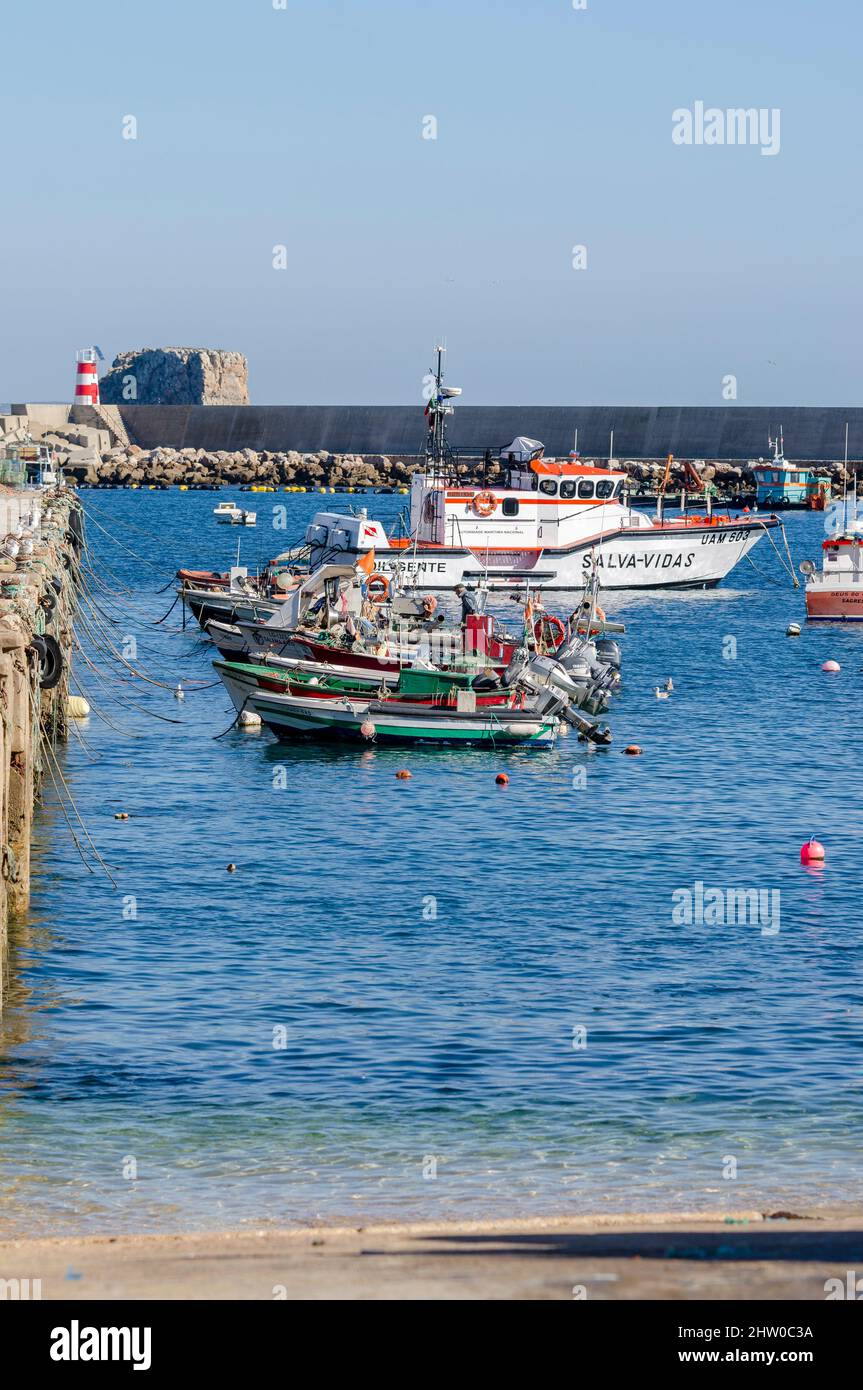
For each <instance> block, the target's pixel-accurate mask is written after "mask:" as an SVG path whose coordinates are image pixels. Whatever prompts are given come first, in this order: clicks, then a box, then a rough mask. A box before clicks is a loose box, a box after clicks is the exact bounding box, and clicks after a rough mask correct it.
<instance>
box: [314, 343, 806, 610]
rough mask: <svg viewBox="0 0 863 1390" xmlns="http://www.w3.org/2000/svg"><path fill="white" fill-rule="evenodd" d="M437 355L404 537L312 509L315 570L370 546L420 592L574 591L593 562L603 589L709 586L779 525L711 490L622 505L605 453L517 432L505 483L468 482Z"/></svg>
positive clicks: (392, 572)
mask: <svg viewBox="0 0 863 1390" xmlns="http://www.w3.org/2000/svg"><path fill="white" fill-rule="evenodd" d="M441 352H442V349H438V365H437V372H436V374H435V377H434V380H435V387H434V391H433V394H432V397H431V400H430V401H429V403H428V406H427V408H426V414H427V417H428V438H427V443H426V466H425V468H424V469H423V470H422V471H420V472H417V473H415V474H414V475H413V478H412V480H411V493H410V517H409V521H408V525H407V534H402V535H400V536H397V535H387V533H386V531H385V529H384V527H383V525H382V524H381V523H380V522H379V521H375V520H373V519H372V518H370V517H369V516H368V515H367V513H366V512H365V510H362V511H360V512H359V514H358V515H346V514H342V513H338V512H318V513H316V515H315V516H314V517H313V518H312V520H311V522H310V524H309V526H308V528H307V530H306V535H305V540H306V543H307V544H308V545H309V547H310V552H311V553H310V561H309V563H310V567H311V568H312V569H315V568H316V567H317V566H319V565H321V564H322V563H325V562H326V561H327V560H336V559H339V560H344V561H347V562H350V561H352V560H353V561H355V560H359V559H362V558H363V557H365V558H366V559H368V556H369V552H373V557H374V568H375V571H376V573H377V574H378V575H383V576H384V577H386V578H388V579H389V578H392V577H393V576H401V577H402V578H404V580H405V581H406V582H409V583H411V584H413V585H414V586H415V587H417V588H419V589H453V588H454V587H455V586H456V585H457V584H460V583H468V584H473V583H476V582H477V581H478V580H480V579H483V580H484V581H485V582H486V583H488V584H489V585H491V586H493V587H494V586H495V585H500V586H504V585H512V584H520V585H526V584H530V586H531V587H533V588H542V589H543V590H544V591H545V590H553V589H566V590H579V589H581V587H582V585H583V583H584V580H585V577H586V576H587V575H588V574H589V573H590V572H591V570H592V568H593V567H594V565H595V566H596V568H597V570H598V573H599V576H600V579H601V582H602V587H603V589H604V590H609V589H671V588H680V589H683V588H690V589H707V588H712V587H713V586H714V585H716V584H718V583H720V581H721V580H723V579H724V578H725V577H726V575H727V574H729V572H730V571H731V570H732V569H733V568H734V566H735V565H736V564H738V562H739V561H740V560H742V559H743V557H744V556H745V555H747V554H748V552H749V551H750V550H751V549H752V547H753V546H754V545H755V544H756V543H757V542H758V540H760V538H761V537H762V536H763V535H764V534H765V533H766V532H767V531H769V530H771V529H773V528H774V527H778V526H780V525H781V523H780V521H779V520H778V518H776V517H774V516H767V517H764V516H753V515H751V514H747V515H742V516H738V517H734V518H732V517H731V516H718V515H714V514H713V513H712V503H711V498H710V496H709V494H708V495H706V496H705V499H704V501H705V512H704V514H703V515H692V514H685V513H684V514H681V515H680V516H674V517H665V516H664V515H663V512H662V507H661V505H660V507H659V508H658V511H657V515H656V516H655V517H652V516H649V515H647V514H646V513H645V512H643V511H637V510H635V509H634V508H632V507H631V506H630V504H629V499H628V496H627V492H626V488H627V475H626V473H625V472H624V471H622V470H619V469H617V468H616V467H614V461H613V460H609V462H608V465H607V466H597V465H595V464H592V463H582V462H580V461H579V460H578V459H577V458H576V459H574V458H572V457H570V458H568V459H566V460H557V459H546V458H545V457H544V452H545V451H544V448H543V445H542V444H541V443H540V442H539V441H538V440H531V439H525V438H518V439H516V440H514V441H513V443H512V444H511V445H509V446H508V447H507V448H506V449H503V450H501V456H500V457H501V463H502V465H503V481H496V482H494V483H490V484H475V483H465V482H464V481H463V480H462V479H461V478H460V477H459V476H458V470H457V467H456V461H455V457H454V455H453V454H452V451H451V450H450V448H449V446H448V445H447V442H446V419H447V416H448V415H450V414H451V413H452V411H453V406H452V405H451V404H450V399H451V397H452V396H453V395H454V394H457V392H456V391H455V389H454V388H451V387H445V386H444V385H443V379H442V378H443V373H442V365H441V363H442V358H441Z"/></svg>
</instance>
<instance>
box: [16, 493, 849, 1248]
mask: <svg viewBox="0 0 863 1390" xmlns="http://www.w3.org/2000/svg"><path fill="white" fill-rule="evenodd" d="M82 498H83V500H84V502H85V505H86V506H87V507H88V509H90V511H91V515H92V517H93V519H94V522H95V520H98V521H99V522H100V523H101V524H102V525H103V526H105V527H107V528H108V529H109V530H110V531H111V532H113V533H114V534H115V535H116V536H118V537H120V538H121V539H122V541H123V543H124V544H125V545H126V546H128V547H130V548H131V549H132V550H134V551H135V552H136V553H137V555H138V556H140V557H141V558H140V559H136V558H135V557H134V556H132V555H131V554H129V553H128V552H127V551H125V550H123V549H121V548H120V547H118V546H117V545H115V544H114V543H113V542H112V541H111V540H110V539H108V537H107V536H106V535H104V533H103V532H101V531H100V530H99V529H98V528H97V527H96V525H95V524H91V525H90V528H89V537H90V543H91V547H92V549H93V552H94V555H95V556H96V557H98V560H99V561H100V563H101V564H102V565H104V566H108V567H109V570H110V574H107V575H106V576H105V578H106V582H107V583H108V584H109V585H110V586H111V588H112V589H113V590H114V591H115V592H114V593H113V594H109V593H106V592H104V591H102V592H101V593H100V596H99V603H100V605H101V607H102V608H103V610H104V611H105V613H106V614H108V615H109V616H110V617H113V618H115V619H116V620H117V623H116V626H111V627H110V631H111V633H112V640H113V641H114V642H115V644H117V645H120V639H121V638H122V639H124V640H125V639H126V638H127V637H129V636H132V637H134V638H135V640H136V643H137V649H138V660H139V663H140V664H141V665H142V666H143V667H144V668H146V669H147V670H148V671H150V672H154V673H156V674H157V675H158V676H159V677H160V678H161V679H163V680H165V681H166V682H167V684H168V685H170V686H174V685H175V684H176V682H177V681H178V680H182V681H183V683H184V685H185V684H186V683H188V684H189V685H190V686H192V685H193V684H194V682H203V683H207V682H209V681H210V680H211V679H212V671H211V667H210V664H209V663H210V660H211V658H212V651H211V649H210V647H209V645H208V644H207V643H206V641H205V640H203V638H202V637H201V635H200V634H199V632H198V629H197V627H196V626H189V627H187V628H186V630H185V631H183V630H182V628H181V625H180V616H179V609H175V610H174V612H173V613H172V614H171V615H170V617H168V618H167V619H166V621H165V622H164V623H163V624H162V625H161V626H155V627H154V626H153V625H152V624H153V623H154V622H155V620H156V619H159V618H161V617H162V615H163V614H164V613H165V611H166V609H167V608H168V606H169V603H170V600H171V597H172V595H171V593H170V591H168V592H166V593H161V594H159V593H158V592H157V590H159V589H161V588H162V586H163V585H164V584H165V583H166V582H167V581H168V579H169V578H170V575H171V573H172V572H173V570H175V569H176V568H177V566H178V565H179V564H189V565H194V566H198V565H200V566H209V565H211V564H225V563H229V562H230V560H231V558H232V553H233V552H234V548H235V547H236V544H237V535H236V532H235V531H233V530H228V528H223V527H217V526H216V525H215V524H214V522H213V520H212V516H211V513H212V508H213V506H214V505H215V498H214V497H213V495H212V494H209V493H178V492H170V493H159V492H153V493H150V492H144V493H141V492H137V493H135V492H97V493H83V494H82ZM401 500H402V499H395V498H385V497H384V498H373V499H369V502H370V504H372V505H374V509H375V511H376V513H377V514H378V515H382V516H384V517H385V518H389V517H392V516H394V515H395V513H396V511H397V509H398V504H399V503H400V502H401ZM256 502H257V507H258V513H259V525H258V528H257V529H256V531H254V532H244V533H243V535H242V537H241V544H242V547H243V559H244V562H245V563H248V564H249V565H250V566H252V567H253V566H254V565H255V564H256V563H258V562H259V561H262V560H265V559H266V558H267V557H268V556H269V555H270V554H272V553H275V552H276V551H277V550H278V549H281V548H284V544H285V541H286V539H290V538H291V537H293V536H294V535H297V534H300V533H301V531H302V530H303V529H304V526H305V521H306V519H307V517H308V516H309V514H310V513H311V512H312V511H314V510H316V509H317V506H318V505H319V499H316V498H313V497H295V496H281V497H279V498H275V497H273V498H268V497H266V496H264V495H260V496H258V497H257V498H256ZM277 503H278V504H280V505H281V504H285V505H287V506H288V508H289V511H290V516H291V529H290V533H289V535H288V536H287V537H286V534H285V533H281V532H278V531H276V532H274V531H273V530H272V529H271V528H270V526H269V525H268V524H267V523H268V519H269V514H270V508H271V506H272V505H276V504H277ZM328 505H329V504H328ZM821 525H822V523H821V518H819V517H817V516H802V515H791V516H789V518H788V529H789V535H790V540H791V546H792V553H793V556H794V561H795V564H796V563H798V562H799V561H800V560H801V559H803V558H804V557H805V556H813V557H814V556H815V555H816V553H817V547H818V544H819V541H820V539H821V537H822V531H821ZM755 560H756V563H757V565H758V568H759V571H762V573H757V572H756V571H755V570H754V569H753V568H752V567H750V566H749V565H746V564H744V565H743V566H741V567H739V568H738V570H736V571H735V572H734V574H733V575H732V584H733V586H734V587H729V588H728V589H725V590H723V591H719V592H716V593H713V594H669V595H666V596H662V595H643V596H634V595H626V594H618V595H608V596H607V601H606V602H605V606H606V608H607V609H608V610H610V615H611V616H614V617H619V618H622V619H623V620H624V621H625V622H626V623H627V628H628V631H627V636H626V637H625V638H624V639H623V645H624V683H625V684H624V693H623V696H622V698H621V699H620V700H619V701H618V702H617V704H616V708H615V710H614V713H613V721H612V723H613V729H614V734H615V744H614V746H613V748H612V749H611V750H608V751H606V750H591V749H589V748H587V747H585V746H584V745H583V744H580V743H578V742H577V740H575V739H574V738H566V739H561V740H560V742H559V745H558V747H557V748H556V749H555V750H553V751H549V752H539V753H532V754H527V753H519V752H518V751H514V752H509V753H503V752H502V753H500V754H497V755H492V754H489V753H486V752H482V751H480V750H475V751H472V752H469V751H446V750H431V749H426V750H420V751H416V752H414V751H410V750H408V751H405V750H397V749H387V748H369V749H365V750H359V749H338V748H336V749H328V748H325V747H314V746H301V747H296V748H292V747H290V746H288V745H279V744H277V743H276V742H275V741H274V740H273V739H272V737H271V736H270V735H269V734H267V733H266V732H263V733H262V732H246V733H239V732H232V733H229V734H228V735H227V736H226V737H224V738H221V739H219V740H215V739H214V737H213V735H214V734H217V733H220V732H221V731H222V730H224V729H226V728H227V727H228V726H229V724H230V722H231V707H230V704H229V701H228V699H227V696H226V695H225V694H224V692H223V691H222V689H221V687H220V686H218V687H214V688H209V689H191V688H190V689H189V690H188V693H187V696H186V699H185V701H184V702H182V703H180V702H177V701H175V700H174V699H173V698H172V696H171V693H170V691H169V690H164V689H161V688H159V687H156V686H142V685H140V684H139V683H135V684H130V683H128V682H121V681H120V680H119V679H118V675H117V670H116V667H110V666H109V664H108V663H107V662H102V664H101V672H102V681H101V682H100V681H99V680H97V679H96V677H95V675H94V674H93V672H91V671H90V670H88V668H86V667H85V666H83V665H81V666H80V667H79V668H78V670H79V676H80V679H81V683H82V685H83V686H84V687H85V688H86V690H87V693H88V696H89V698H90V699H91V702H92V703H93V705H94V707H95V709H96V710H99V711H101V712H102V713H104V714H105V715H106V716H107V717H108V718H109V719H110V720H111V721H112V722H113V724H115V725H122V726H123V727H124V728H125V729H127V730H131V731H132V732H134V734H135V735H137V736H136V737H125V736H123V735H122V734H121V733H120V732H119V731H118V730H117V729H115V728H112V727H110V726H109V725H107V724H106V723H104V722H101V720H100V719H99V718H98V717H97V715H96V714H95V713H94V714H93V715H91V717H90V719H89V720H88V721H87V722H86V723H85V724H84V725H83V726H81V727H80V735H81V738H80V740H79V738H77V737H72V738H71V739H70V742H69V744H68V747H67V748H66V749H65V751H64V752H62V753H61V760H62V763H63V767H64V774H65V776H66V778H67V781H68V783H69V785H70V787H71V788H72V790H73V794H74V796H75V799H76V802H77V805H78V807H79V808H80V811H81V814H82V816H83V818H84V820H85V821H86V823H87V825H88V827H89V829H90V831H91V833H92V834H93V836H94V838H95V840H96V841H97V843H98V845H99V847H100V849H101V851H102V853H103V855H104V856H105V858H106V859H107V860H108V862H109V863H110V864H111V865H112V866H113V872H114V876H115V878H116V881H117V888H116V889H115V888H113V887H112V886H111V885H110V884H109V883H108V882H107V880H106V879H105V878H104V876H102V875H99V874H95V875H94V874H90V873H88V872H87V870H86V869H85V868H84V866H83V865H82V863H81V860H80V858H79V857H78V855H77V852H76V850H75V848H74V845H73V844H72V842H71V839H70V837H69V834H68V831H67V829H66V826H65V822H64V820H63V817H62V814H61V811H60V808H59V807H58V804H57V800H56V797H55V796H54V795H53V792H52V791H51V790H50V788H49V789H46V794H45V803H44V805H43V807H42V808H41V811H40V813H39V817H38V824H37V828H36V844H35V851H34V853H35V861H36V863H35V869H36V871H35V878H34V893H33V903H32V913H31V915H30V917H29V919H28V920H27V921H26V922H24V923H19V924H18V925H17V926H14V927H13V928H12V930H11V934H10V948H9V955H8V960H7V962H6V978H5V1006H4V1012H3V1015H2V1020H0V1232H4V1233H10V1234H11V1233H14V1234H39V1233H42V1232H48V1231H53V1232H61V1233H66V1232H69V1233H71V1232H86V1231H101V1230H112V1231H113V1230H170V1229H184V1228H210V1227H225V1226H236V1225H241V1224H243V1223H245V1222H254V1223H255V1224H256V1225H263V1224H267V1223H286V1222H304V1221H308V1220H311V1219H314V1218H323V1219H327V1220H330V1219H332V1220H338V1219H341V1218H347V1219H348V1220H354V1221H356V1220H358V1219H359V1218H362V1220H363V1221H366V1220H369V1219H373V1218H375V1217H412V1218H414V1217H416V1218H419V1217H436V1216H446V1215H458V1216H469V1215H476V1216H481V1215H499V1216H512V1215H517V1214H531V1213H535V1212H568V1211H571V1212H590V1211H596V1210H600V1209H603V1210H605V1209H607V1210H630V1211H631V1210H646V1209H650V1208H662V1209H668V1208H671V1207H675V1206H678V1207H685V1208H687V1209H692V1208H695V1207H699V1206H702V1207H712V1208H716V1207H717V1206H721V1205H727V1206H728V1207H739V1206H743V1205H749V1204H752V1203H756V1204H757V1203H759V1202H762V1203H776V1204H777V1205H778V1204H783V1205H784V1204H786V1203H788V1204H790V1203H792V1202H793V1203H805V1202H810V1203H812V1202H816V1201H837V1200H838V1201H843V1200H859V1199H860V1198H861V1196H863V1181H861V1165H860V1158H859V1148H860V1144H859V1138H858V1136H859V1133H860V1130H861V1121H863V1070H861V1064H863V1030H861V1021H863V979H861V970H860V950H859V935H860V909H859V902H858V889H859V877H858V875H859V867H860V831H859V827H858V825H857V821H856V817H855V813H854V806H855V805H856V797H857V792H858V787H859V768H860V764H861V746H863V731H861V720H860V697H859V690H860V680H861V666H863V661H861V656H863V645H861V644H863V632H861V631H856V630H854V629H853V628H849V629H843V628H842V627H828V628H821V629H820V630H806V629H804V634H803V636H802V637H801V638H800V639H799V640H789V639H787V638H786V637H785V635H784V631H785V627H786V624H787V622H788V621H789V620H791V619H797V620H802V613H803V608H802V597H801V595H800V594H793V593H792V592H791V591H790V589H789V587H788V584H787V581H786V583H785V584H784V585H783V586H781V585H780V581H781V580H782V573H781V570H780V568H779V565H778V562H777V561H776V559H775V557H774V555H773V554H772V552H771V551H770V549H769V546H768V543H767V542H766V541H765V542H762V544H761V545H759V547H758V548H757V550H756V551H755ZM124 588H126V589H129V590H131V591H132V592H131V596H127V595H126V594H125V593H123V592H122V590H123V589H124ZM510 607H511V606H510ZM511 611H512V612H513V613H514V612H515V609H514V608H511ZM730 637H731V638H734V639H735V641H736V658H735V659H733V660H729V659H726V657H725V656H724V655H723V652H724V651H726V652H727V651H728V650H729V645H730V644H729V643H728V641H727V639H728V638H730ZM828 656H832V657H835V658H836V659H837V660H839V661H840V662H841V664H842V673H841V675H839V676H838V677H828V676H825V675H823V674H822V673H821V671H820V665H821V662H822V661H823V660H825V659H826V658H827V657H828ZM669 675H670V676H673V678H674V685H675V693H674V695H673V696H672V698H671V699H670V700H667V701H666V700H657V699H656V698H655V696H654V694H653V687H654V685H656V684H657V683H661V682H662V681H664V679H665V678H666V677H667V676H669ZM132 701H135V702H139V703H140V704H145V705H146V706H148V708H150V709H151V710H153V711H156V712H157V713H159V714H161V715H163V716H166V717H167V718H169V719H179V720H180V721H181V723H180V724H179V725H177V724H173V723H165V722H161V721H157V720H154V719H150V718H148V717H146V716H144V715H143V714H142V713H141V710H140V708H138V707H137V706H136V705H134V704H132V703H130V702H132ZM629 742H638V743H640V744H641V745H642V746H643V747H644V750H645V753H644V756H643V757H642V758H639V759H631V758H626V757H623V756H622V755H621V751H620V750H621V749H622V748H623V747H624V745H625V744H627V743H629ZM405 764H407V765H409V766H410V767H411V769H412V771H413V778H412V780H411V781H410V782H406V783H404V782H397V781H396V780H395V778H394V775H393V774H394V772H395V770H396V769H397V768H398V767H400V766H403V765H405ZM503 766H505V767H506V770H507V771H508V772H509V774H510V779H511V780H510V784H509V786H508V787H507V788H505V789H501V788H499V787H497V786H496V785H495V783H494V775H495V772H496V771H497V770H499V768H500V767H503ZM281 769H284V770H285V773H286V782H287V785H286V787H284V788H280V787H279V786H278V785H276V784H278V782H279V781H280V778H279V777H277V776H276V774H277V773H279V772H280V771H281ZM581 773H584V776H583V777H582V776H581V775H579V776H576V775H575V774H581ZM119 810H126V811H128V813H129V817H130V818H129V820H128V821H117V820H115V819H114V814H115V812H117V811H119ZM816 832H817V834H818V837H819V838H820V839H822V840H823V841H825V842H826V844H827V846H828V854H829V857H828V860H827V864H826V867H825V868H824V869H823V871H820V872H815V871H812V872H809V871H806V870H804V869H803V868H801V866H800V864H799V862H798V855H799V848H800V845H801V844H802V843H803V841H804V840H805V839H806V838H807V837H808V836H809V835H810V834H812V833H816ZM229 861H233V862H234V863H236V864H237V866H238V871H237V873H236V874H232V875H229V874H227V873H226V872H225V866H226V864H227V863H228V862H229ZM696 882H702V883H703V884H704V885H705V886H706V887H707V888H711V887H713V888H719V889H722V890H723V891H725V890H727V889H729V888H749V889H756V890H768V891H769V892H773V891H774V890H775V891H776V892H778V894H779V895H780V896H779V899H778V901H779V904H780V905H781V912H780V921H779V924H778V925H779V930H778V932H776V933H775V934H772V933H771V932H769V931H764V930H762V927H761V926H759V925H750V924H748V923H747V924H742V923H741V924H737V923H730V924H725V925H707V924H704V923H699V922H697V921H695V922H690V923H683V924H680V923H679V922H678V921H676V920H675V916H674V915H673V914H674V908H675V902H676V901H678V900H676V899H675V898H674V896H673V895H674V894H675V891H676V890H681V889H686V888H689V889H693V887H694V885H695V883H696ZM132 897H134V900H135V906H136V915H135V916H130V915H129V901H130V898H132ZM431 899H434V900H435V904H434V906H435V908H436V915H431V909H432V904H431V901H430V900H431ZM768 901H770V900H768ZM124 908H125V913H124ZM274 1030H283V1033H279V1032H274ZM578 1030H584V1032H579V1031H578ZM282 1041H283V1043H284V1045H283V1046H282V1045H279V1044H281V1042H282ZM581 1041H583V1042H584V1044H585V1045H584V1046H581V1045H579V1044H580V1043H581ZM274 1043H275V1044H277V1045H274ZM574 1044H575V1045H574ZM729 1158H733V1159H735V1160H736V1165H737V1177H736V1179H733V1180H726V1179H725V1178H724V1177H723V1171H724V1165H726V1167H727V1163H728V1159H729ZM132 1160H134V1165H136V1175H135V1176H131V1174H132V1173H133V1172H134V1167H133V1163H132ZM432 1174H436V1176H431V1175H432Z"/></svg>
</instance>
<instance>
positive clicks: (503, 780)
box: [494, 772, 509, 787]
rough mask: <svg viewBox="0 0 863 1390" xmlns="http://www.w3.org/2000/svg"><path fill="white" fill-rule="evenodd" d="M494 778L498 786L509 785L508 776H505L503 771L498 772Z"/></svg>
mask: <svg viewBox="0 0 863 1390" xmlns="http://www.w3.org/2000/svg"><path fill="white" fill-rule="evenodd" d="M494 780H495V781H496V782H497V785H498V786H499V787H508V786H509V778H508V777H507V775H506V773H505V772H499V773H498V774H497V776H496V777H495V779H494Z"/></svg>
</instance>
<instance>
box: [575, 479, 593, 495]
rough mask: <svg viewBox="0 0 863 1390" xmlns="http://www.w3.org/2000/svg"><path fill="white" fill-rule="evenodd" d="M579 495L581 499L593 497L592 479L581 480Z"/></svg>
mask: <svg viewBox="0 0 863 1390" xmlns="http://www.w3.org/2000/svg"><path fill="white" fill-rule="evenodd" d="M578 495H579V497H592V496H593V480H592V479H591V478H582V479H581V480H580V482H579V484H578Z"/></svg>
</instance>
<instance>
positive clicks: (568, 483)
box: [560, 478, 575, 500]
mask: <svg viewBox="0 0 863 1390" xmlns="http://www.w3.org/2000/svg"><path fill="white" fill-rule="evenodd" d="M560 495H561V497H565V498H567V500H568V499H569V498H570V497H574V496H575V481H574V479H572V478H564V480H563V482H562V483H561V485H560Z"/></svg>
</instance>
